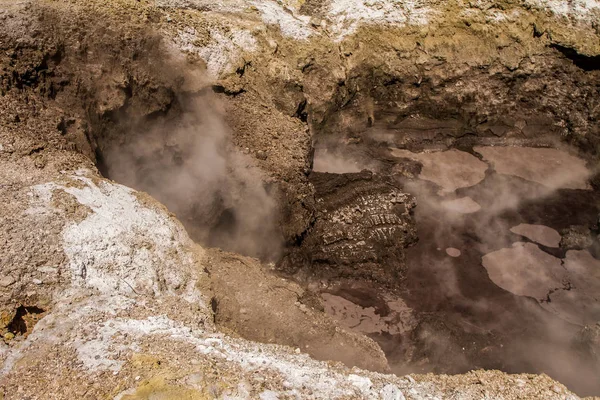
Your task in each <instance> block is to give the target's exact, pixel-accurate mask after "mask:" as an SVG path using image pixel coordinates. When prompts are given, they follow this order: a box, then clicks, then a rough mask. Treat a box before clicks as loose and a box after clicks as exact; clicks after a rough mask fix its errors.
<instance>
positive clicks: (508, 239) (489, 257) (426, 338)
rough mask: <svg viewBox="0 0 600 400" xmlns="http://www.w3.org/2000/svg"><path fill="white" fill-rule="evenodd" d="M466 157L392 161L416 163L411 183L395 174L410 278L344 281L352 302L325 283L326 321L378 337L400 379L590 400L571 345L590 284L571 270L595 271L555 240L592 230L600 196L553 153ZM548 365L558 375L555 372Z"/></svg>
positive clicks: (591, 309) (593, 387) (576, 163)
mask: <svg viewBox="0 0 600 400" xmlns="http://www.w3.org/2000/svg"><path fill="white" fill-rule="evenodd" d="M463 149H464V150H465V151H464V152H463V151H460V152H459V151H457V150H451V151H447V152H433V153H432V152H427V153H422V154H418V153H411V152H409V151H406V150H404V151H398V150H393V151H392V154H393V155H395V156H400V155H401V156H402V157H403V158H399V159H398V161H397V163H399V164H401V163H403V162H405V161H403V160H405V158H404V157H407V158H411V159H413V160H417V161H420V162H421V163H422V169H421V172H420V173H418V174H416V177H415V179H411V178H407V177H406V176H405V175H402V174H393V173H392V175H391V177H392V178H393V179H395V180H396V181H397V182H400V183H401V184H402V185H403V187H404V188H405V190H406V191H407V192H408V193H411V194H412V195H414V196H415V198H416V204H417V206H416V207H415V208H414V221H415V224H416V225H415V228H416V232H417V235H418V241H417V242H415V243H412V246H410V247H408V248H407V249H406V250H405V251H404V253H405V256H404V258H403V260H402V262H403V263H405V265H406V267H405V268H406V276H405V278H404V279H403V280H394V281H393V282H390V281H387V282H386V284H387V289H385V290H382V288H384V287H386V285H380V284H378V283H377V282H376V281H373V280H371V281H368V280H367V281H365V280H360V281H356V280H352V279H350V281H349V280H348V279H347V280H346V283H344V285H345V287H352V291H351V293H352V295H348V293H350V291H347V290H344V289H343V288H341V289H339V288H338V289H336V290H332V289H331V288H335V287H336V285H335V284H332V283H330V282H329V283H326V285H329V288H328V289H325V290H326V293H328V294H323V298H324V300H325V302H326V303H329V304H330V303H331V302H332V295H334V296H336V297H335V299H336V300H335V302H334V304H333V305H329V306H327V307H326V310H327V311H328V312H329V313H330V314H331V315H332V316H333V317H334V318H337V319H339V320H340V321H341V323H343V324H345V326H347V327H349V328H351V329H354V330H356V331H362V332H363V333H365V334H368V335H370V336H371V337H372V338H374V339H375V340H376V341H377V342H378V343H379V344H380V346H381V347H382V348H383V349H384V351H385V353H386V355H387V357H388V360H389V362H390V365H391V366H392V369H393V370H394V371H396V372H397V373H407V372H429V371H433V372H437V373H461V372H465V371H468V370H471V369H476V368H494V369H501V370H504V371H510V372H523V371H529V372H545V373H548V374H550V375H551V376H554V377H556V378H557V379H561V380H562V381H564V382H566V383H567V385H570V386H571V387H573V388H574V389H575V390H576V391H578V392H581V393H588V394H592V393H597V392H598V390H600V387H599V386H598V384H597V380H596V379H595V378H594V376H597V374H598V373H599V372H600V363H599V360H598V359H597V358H594V359H593V360H591V359H589V358H586V357H583V356H582V355H581V354H580V353H578V352H577V351H575V350H574V349H573V347H572V346H573V345H572V343H573V341H574V340H575V337H576V336H577V335H578V332H579V331H580V330H581V329H583V327H584V326H586V325H588V324H591V325H594V324H595V322H596V321H597V318H598V315H597V304H598V303H597V302H596V300H594V298H593V295H592V296H591V295H590V293H591V291H590V287H591V286H594V285H596V284H595V283H594V282H595V281H594V279H595V278H591V279H589V281H588V282H586V283H585V284H584V283H583V282H578V280H579V279H581V277H583V276H594V275H590V274H591V272H589V271H588V272H583V270H581V271H579V272H573V270H577V269H580V268H592V269H594V267H593V266H594V265H595V263H597V262H598V261H597V260H595V259H593V258H592V256H591V255H590V253H589V252H586V251H583V252H581V253H573V252H571V251H569V252H565V251H564V250H561V249H560V248H558V243H559V241H560V235H559V234H558V232H559V231H561V230H563V229H565V228H567V227H569V226H571V224H578V225H583V226H589V227H595V226H596V225H595V224H596V216H597V214H598V212H599V211H600V206H599V205H600V194H599V193H598V192H596V191H593V190H591V189H590V187H589V185H588V184H587V181H586V179H585V178H586V177H589V175H590V173H589V169H588V168H587V167H586V163H585V161H583V160H581V159H577V158H574V157H573V156H570V155H568V153H566V152H562V151H559V150H555V149H536V148H513V147H510V148H508V147H506V148H498V147H493V148H487V147H486V148H482V147H475V148H473V149H465V148H463ZM490 149H491V150H490ZM513 149H516V152H517V154H519V155H520V156H521V157H520V158H519V159H518V163H516V161H515V160H514V158H513V153H511V152H510V151H509V150H513ZM469 152H470V153H471V154H469ZM458 154H460V156H456V155H458ZM481 154H486V155H487V156H489V157H491V156H490V154H494V156H495V157H496V158H495V159H494V162H489V161H488V162H489V164H488V163H486V161H487V160H485V159H484V162H481V161H479V160H477V158H476V157H477V156H478V155H479V156H480V155H481ZM503 154H504V155H509V156H508V157H507V158H503V157H502V155H503ZM549 154H550V155H552V156H554V155H556V160H554V159H552V160H549V159H548V157H549V156H548V155H549ZM432 155H433V157H437V158H436V159H435V161H431V160H432V158H431V157H432ZM470 157H471V158H470ZM567 159H568V160H569V162H565V161H564V160H567ZM469 160H475V161H476V162H474V163H473V162H471V163H469ZM561 160H562V161H561ZM550 161H551V162H550ZM478 163H481V164H483V165H482V166H479V165H478ZM512 164H517V165H519V166H521V167H522V169H515V168H513V167H510V168H509V166H511V165H512ZM469 165H476V166H477V167H476V168H471V167H469ZM498 165H500V166H502V168H501V169H500V171H497V170H495V167H496V166H498ZM398 169H399V170H402V169H403V167H398V168H391V169H387V171H395V170H398ZM388 173H389V172H388ZM380 174H383V175H385V174H386V172H385V171H381V170H380ZM436 174H438V175H436ZM480 175H481V177H480ZM341 176H345V175H341ZM524 177H526V178H529V179H524ZM571 178H572V180H571ZM336 179H339V178H336ZM544 183H545V184H546V185H544ZM548 185H550V186H548ZM317 193H319V190H318V188H317ZM594 229H595V228H594ZM523 240H530V242H522V241H523ZM595 240H597V239H595ZM576 255H577V257H578V259H579V260H585V261H578V262H577V261H575V256H576ZM586 257H588V258H586ZM569 260H571V261H569ZM591 260H594V261H593V262H592V261H591ZM569 265H571V268H569ZM583 265H585V267H583ZM586 271H587V270H586ZM594 271H595V269H594ZM595 272H597V271H595ZM595 272H594V273H595ZM321 284H323V283H321ZM594 287H596V291H598V290H600V285H598V286H594ZM321 290H323V289H321ZM361 293H362V294H361ZM373 296H375V299H373V298H372V297H373ZM376 299H378V300H376ZM390 301H400V302H401V303H402V304H405V305H406V307H407V312H406V313H405V314H401V315H400V321H399V322H398V325H397V326H395V323H394V322H391V321H393V320H390V319H389V313H390V307H389V306H388V304H389V302H390ZM369 304H379V305H378V306H376V307H375V308H372V307H373V306H370V305H369ZM576 304H577V305H576ZM408 311H409V312H408ZM398 327H402V328H401V329H399V328H398ZM407 328H408V330H407ZM550 354H552V356H550ZM556 357H559V358H560V360H561V362H562V363H563V367H560V368H558V367H556V366H554V365H553V361H551V360H555V359H556ZM449 359H451V360H452V361H451V362H450V361H447V360H449Z"/></svg>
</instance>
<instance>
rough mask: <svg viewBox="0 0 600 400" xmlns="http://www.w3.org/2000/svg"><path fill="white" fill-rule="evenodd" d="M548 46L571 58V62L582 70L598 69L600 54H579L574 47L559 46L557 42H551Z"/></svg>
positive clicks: (599, 68) (599, 66) (599, 67)
mask: <svg viewBox="0 0 600 400" xmlns="http://www.w3.org/2000/svg"><path fill="white" fill-rule="evenodd" d="M550 47H552V48H553V49H556V50H558V51H559V52H560V53H561V54H562V55H563V56H565V57H566V58H568V59H569V60H571V61H572V62H573V64H575V65H576V66H577V67H579V68H581V69H582V70H584V71H598V70H600V56H586V55H583V54H579V53H578V52H577V51H576V50H575V49H572V48H569V47H565V46H561V45H559V44H552V45H550Z"/></svg>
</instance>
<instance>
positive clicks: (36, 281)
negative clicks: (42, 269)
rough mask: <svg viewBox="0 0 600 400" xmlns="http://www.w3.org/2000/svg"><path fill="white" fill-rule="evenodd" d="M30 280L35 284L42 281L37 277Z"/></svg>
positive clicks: (39, 283)
mask: <svg viewBox="0 0 600 400" xmlns="http://www.w3.org/2000/svg"><path fill="white" fill-rule="evenodd" d="M31 282H33V283H34V284H35V285H41V284H42V281H41V280H39V279H32V280H31Z"/></svg>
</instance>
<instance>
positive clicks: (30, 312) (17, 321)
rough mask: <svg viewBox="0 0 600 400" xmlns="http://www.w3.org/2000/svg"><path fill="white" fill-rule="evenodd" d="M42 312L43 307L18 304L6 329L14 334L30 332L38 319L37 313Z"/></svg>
mask: <svg viewBox="0 0 600 400" xmlns="http://www.w3.org/2000/svg"><path fill="white" fill-rule="evenodd" d="M44 312H45V310H44V309H41V308H39V307H35V306H32V307H26V306H23V305H21V306H19V308H17V312H16V313H15V316H14V318H13V319H12V321H10V323H9V324H8V327H7V328H8V331H9V332H11V333H12V334H14V335H25V334H28V333H31V331H32V330H33V326H34V325H35V323H36V322H37V321H38V319H39V318H38V315H39V314H42V313H44Z"/></svg>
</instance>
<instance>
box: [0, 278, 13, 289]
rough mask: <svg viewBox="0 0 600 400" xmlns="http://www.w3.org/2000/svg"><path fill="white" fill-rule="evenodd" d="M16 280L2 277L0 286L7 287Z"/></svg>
mask: <svg viewBox="0 0 600 400" xmlns="http://www.w3.org/2000/svg"><path fill="white" fill-rule="evenodd" d="M16 281H17V280H16V279H15V278H14V277H12V276H10V275H9V276H4V277H2V279H0V286H2V287H7V286H10V285H12V284H13V283H15V282H16Z"/></svg>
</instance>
